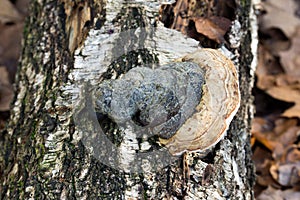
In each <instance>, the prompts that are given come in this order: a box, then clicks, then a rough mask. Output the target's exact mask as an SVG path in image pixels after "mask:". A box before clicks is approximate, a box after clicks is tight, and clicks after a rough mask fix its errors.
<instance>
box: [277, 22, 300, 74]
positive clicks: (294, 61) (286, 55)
mask: <svg viewBox="0 0 300 200" xmlns="http://www.w3.org/2000/svg"><path fill="white" fill-rule="evenodd" d="M298 21H300V19H298ZM291 41H292V46H291V48H290V49H289V50H287V51H282V52H279V55H280V56H281V59H280V62H281V64H282V66H283V68H284V70H285V72H286V73H287V74H288V75H290V76H293V77H298V78H300V56H299V55H300V27H298V28H297V31H296V34H295V35H294V36H293V37H292V38H291Z"/></svg>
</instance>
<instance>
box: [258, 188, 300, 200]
mask: <svg viewBox="0 0 300 200" xmlns="http://www.w3.org/2000/svg"><path fill="white" fill-rule="evenodd" d="M299 197H300V192H299V191H294V190H292V189H289V190H284V191H282V190H277V189H274V188H273V187H271V186H269V187H268V188H267V189H266V190H265V191H263V192H262V193H261V194H260V195H259V196H258V197H257V198H256V199H257V200H283V199H288V200H299Z"/></svg>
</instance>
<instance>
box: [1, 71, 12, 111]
mask: <svg viewBox="0 0 300 200" xmlns="http://www.w3.org/2000/svg"><path fill="white" fill-rule="evenodd" d="M13 95H14V93H13V87H12V85H11V84H10V82H9V77H8V72H7V70H6V68H5V67H0V111H7V110H9V108H10V103H11V101H12V99H13Z"/></svg>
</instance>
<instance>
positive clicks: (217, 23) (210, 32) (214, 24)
mask: <svg viewBox="0 0 300 200" xmlns="http://www.w3.org/2000/svg"><path fill="white" fill-rule="evenodd" d="M193 20H194V22H195V26H196V30H197V32H198V33H201V34H203V35H205V36H207V37H208V38H209V39H212V40H215V41H216V42H218V43H222V42H224V41H225V39H224V35H225V34H226V32H227V31H228V29H229V28H230V25H231V21H230V20H229V19H227V18H225V17H218V16H211V17H209V18H204V17H197V18H196V17H195V18H193Z"/></svg>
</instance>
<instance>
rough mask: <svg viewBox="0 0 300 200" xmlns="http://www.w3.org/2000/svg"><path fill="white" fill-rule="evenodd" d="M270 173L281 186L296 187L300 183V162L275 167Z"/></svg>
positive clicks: (272, 167)
mask: <svg viewBox="0 0 300 200" xmlns="http://www.w3.org/2000/svg"><path fill="white" fill-rule="evenodd" d="M270 173H271V174H272V177H273V178H274V179H275V180H276V181H277V182H278V183H279V184H280V185H282V186H294V185H296V184H299V183H300V161H298V162H294V163H287V164H279V165H278V164H277V165H273V166H271V168H270Z"/></svg>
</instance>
